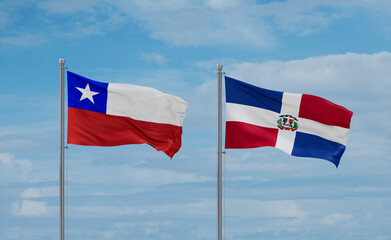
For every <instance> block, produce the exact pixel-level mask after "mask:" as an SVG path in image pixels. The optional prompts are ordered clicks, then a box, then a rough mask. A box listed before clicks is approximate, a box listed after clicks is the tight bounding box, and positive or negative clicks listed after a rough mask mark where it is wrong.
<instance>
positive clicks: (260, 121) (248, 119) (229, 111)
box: [225, 103, 279, 128]
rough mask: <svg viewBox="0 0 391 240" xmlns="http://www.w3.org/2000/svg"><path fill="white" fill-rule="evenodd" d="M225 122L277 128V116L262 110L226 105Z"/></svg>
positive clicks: (274, 113) (233, 104) (232, 104)
mask: <svg viewBox="0 0 391 240" xmlns="http://www.w3.org/2000/svg"><path fill="white" fill-rule="evenodd" d="M225 112H226V121H227V122H228V121H236V122H244V123H249V124H253V125H257V126H260V127H267V128H277V120H278V116H279V114H278V113H276V112H273V111H269V110H266V109H263V108H258V107H252V106H248V105H243V104H236V103H226V110H225Z"/></svg>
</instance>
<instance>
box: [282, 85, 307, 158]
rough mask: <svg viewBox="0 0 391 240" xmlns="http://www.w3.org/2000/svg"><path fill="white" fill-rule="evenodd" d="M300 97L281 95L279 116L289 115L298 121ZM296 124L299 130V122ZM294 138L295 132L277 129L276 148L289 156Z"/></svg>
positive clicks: (288, 94)
mask: <svg viewBox="0 0 391 240" xmlns="http://www.w3.org/2000/svg"><path fill="white" fill-rule="evenodd" d="M301 96H302V94H296V93H284V94H283V95H282V106H281V115H291V116H293V117H295V118H297V119H298V116H299V110H300V102H301ZM278 119H279V118H278ZM278 119H277V120H278ZM277 120H276V121H277ZM276 124H277V123H276ZM298 124H299V128H300V127H301V122H300V121H298ZM295 138H296V131H290V130H281V129H279V130H278V135H277V142H276V148H278V149H280V150H282V151H284V152H286V153H288V154H291V153H292V149H293V144H294V143H295Z"/></svg>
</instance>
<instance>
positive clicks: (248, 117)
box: [225, 77, 353, 167]
mask: <svg viewBox="0 0 391 240" xmlns="http://www.w3.org/2000/svg"><path fill="white" fill-rule="evenodd" d="M225 89H226V136H225V148H226V149H240V148H257V147H266V146H269V147H275V148H278V149H280V150H282V151H284V152H286V153H288V154H290V155H293V156H298V157H312V158H321V159H325V160H328V161H330V162H332V163H334V164H335V166H337V167H338V164H339V162H340V159H341V156H342V154H343V153H344V151H345V148H346V142H347V135H348V132H349V129H350V121H351V118H352V115H353V112H351V111H349V110H348V109H346V108H344V107H342V106H340V105H337V104H334V103H332V102H330V101H328V100H326V99H324V98H320V97H317V96H313V95H307V94H296V93H286V92H279V91H273V90H268V89H263V88H260V87H257V86H253V85H250V84H247V83H244V82H241V81H239V80H236V79H233V78H230V77H225Z"/></svg>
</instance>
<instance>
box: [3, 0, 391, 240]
mask: <svg viewBox="0 0 391 240" xmlns="http://www.w3.org/2000/svg"><path fill="white" fill-rule="evenodd" d="M60 57H63V58H65V60H66V66H67V67H68V68H69V70H71V71H73V72H75V73H78V74H80V75H83V76H85V77H88V78H91V79H94V80H97V81H103V82H115V83H131V84H137V85H143V86H149V87H153V88H157V89H159V90H161V91H163V92H166V93H169V94H173V95H176V96H179V97H181V98H183V99H184V100H186V101H187V102H188V110H187V116H186V118H185V120H184V126H183V129H184V133H183V146H182V148H181V150H180V151H179V152H178V153H177V155H175V157H174V158H173V159H172V160H170V159H169V158H168V157H167V156H166V155H165V154H164V153H162V152H157V151H155V150H154V149H153V148H151V147H150V146H148V145H128V146H120V147H111V148H98V147H83V146H75V145H70V146H69V149H68V150H67V152H66V159H67V167H68V168H67V169H68V171H67V177H68V191H67V193H68V197H67V202H68V207H67V213H68V219H67V222H68V225H67V230H68V237H69V239H189V240H192V239H216V236H217V214H216V205H217V201H216V172H217V168H216V167H217V162H216V161H217V160H216V159H217V153H216V151H217V150H216V145H217V143H216V141H217V140H216V139H217V138H216V136H217V133H216V127H217V115H216V113H217V106H216V105H217V97H216V93H217V82H216V64H217V63H219V62H221V63H222V64H223V65H224V68H223V71H225V72H226V74H227V76H230V77H233V78H237V79H240V80H242V81H246V82H248V83H251V84H255V85H258V86H261V87H264V88H269V89H274V90H279V91H287V92H295V93H307V94H313V95H318V96H321V97H324V98H327V99H329V100H331V101H333V102H335V103H337V104H340V105H343V106H345V107H346V108H348V109H350V110H352V111H353V113H354V114H353V118H352V124H351V130H350V133H349V137H348V144H347V150H346V152H345V154H344V156H343V157H342V160H341V163H340V165H339V167H338V169H336V168H335V167H334V165H333V164H332V163H330V162H327V161H324V160H318V159H310V158H295V157H291V156H289V155H287V154H285V153H283V152H281V151H279V150H277V149H272V148H259V149H252V150H228V151H227V154H226V156H225V158H224V161H225V183H226V184H225V226H226V228H225V237H226V239H227V240H228V239H243V240H246V239H279V240H280V239H281V240H282V239H284V240H286V239H291V240H296V239H297V240H299V239H300V240H305V239H308V240H314V239H327V240H329V239H345V240H353V239H354V240H360V239H362V240H367V239H376V240H385V239H391V230H390V229H391V157H390V155H389V151H388V150H389V148H390V145H391V137H390V136H391V126H390V124H389V119H390V118H391V110H390V104H391V95H390V93H389V91H390V89H391V67H390V66H391V3H390V1H389V0H372V1H366V0H346V1H337V0H323V1H320V0H319V1H309V0H291V1H289V0H288V1H271V0H268V1H267V0H265V1H255V0H254V1H251V0H249V1H239V0H226V1H223V0H203V1H180V0H169V1H149V0H143V1H142V0H139V1H138V0H134V1H125V0H111V1H110V0H102V1H87V0H86V1H77V0H70V1H57V0H52V1H49V0H47V1H45V0H41V1H37V0H25V1H9V0H3V1H1V2H0V83H1V85H0V112H1V115H0V239H1V240H11V239H12V240H20V239H26V240H27V239H28V240H32V239H58V237H59V203H58V178H59V176H58V175H59V121H60V120H59V64H58V59H59V58H60Z"/></svg>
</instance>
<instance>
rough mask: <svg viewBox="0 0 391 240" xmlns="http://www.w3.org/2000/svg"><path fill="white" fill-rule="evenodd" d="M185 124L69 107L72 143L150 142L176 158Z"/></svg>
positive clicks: (104, 144) (69, 131) (89, 144)
mask: <svg viewBox="0 0 391 240" xmlns="http://www.w3.org/2000/svg"><path fill="white" fill-rule="evenodd" d="M181 136H182V127H178V126H174V125H170V124H160V123H152V122H145V121H138V120H133V119H131V118H127V117H120V116H113V115H106V114H103V113H97V112H92V111H87V110H81V109H77V108H71V107H68V143H69V144H76V145H88V146H118V145H125V144H142V143H147V144H149V145H151V146H152V147H154V148H155V149H156V150H158V151H163V152H164V153H166V154H167V155H168V156H169V157H171V158H172V157H173V156H174V154H175V153H176V152H178V150H179V149H180V148H181V144H182V143H181Z"/></svg>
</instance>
